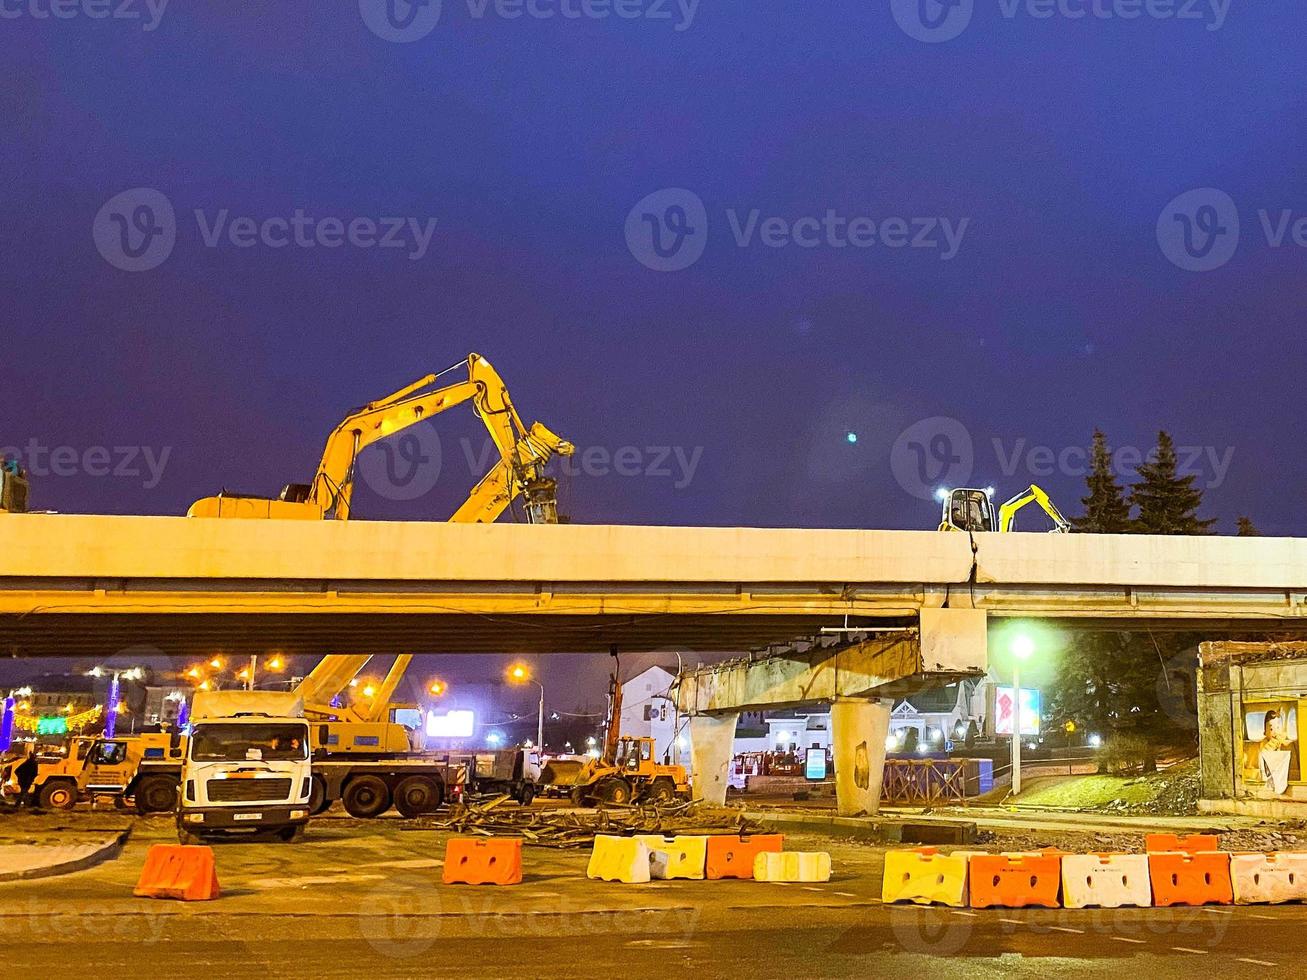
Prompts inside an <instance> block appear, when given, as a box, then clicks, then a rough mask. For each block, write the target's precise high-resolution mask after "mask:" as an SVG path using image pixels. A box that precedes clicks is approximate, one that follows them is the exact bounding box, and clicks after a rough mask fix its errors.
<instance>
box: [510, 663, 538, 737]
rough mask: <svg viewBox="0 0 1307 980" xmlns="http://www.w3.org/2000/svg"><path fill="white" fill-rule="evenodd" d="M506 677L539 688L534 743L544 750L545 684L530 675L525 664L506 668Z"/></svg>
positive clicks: (514, 682)
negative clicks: (538, 705)
mask: <svg viewBox="0 0 1307 980" xmlns="http://www.w3.org/2000/svg"><path fill="white" fill-rule="evenodd" d="M508 679H509V681H510V683H513V684H525V683H527V682H528V681H529V682H530V683H532V684H534V685H535V686H536V687H538V688H540V713H539V715H538V717H537V718H536V745H537V746H539V748H540V751H541V752H543V751H544V750H545V686H544V685H543V684H541V683H540V682H539V681H538V680H536V679H535V678H534V677H532V676H531V672H530V671H529V670H527V668H526V665H525V664H514V665H513V666H512V667H510V668H508Z"/></svg>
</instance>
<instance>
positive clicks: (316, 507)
mask: <svg viewBox="0 0 1307 980" xmlns="http://www.w3.org/2000/svg"><path fill="white" fill-rule="evenodd" d="M460 366H466V368H467V378H466V380H463V381H456V382H454V383H453V384H449V385H445V386H444V387H433V386H434V385H435V384H436V382H437V381H439V380H440V378H441V377H443V376H444V375H446V374H448V373H449V372H450V371H453V370H455V369H457V368H459V367H460ZM464 402H471V403H472V407H473V409H474V410H475V411H476V413H477V415H478V416H479V417H480V419H481V421H482V422H484V423H485V426H486V428H487V429H488V430H489V432H490V438H491V440H492V441H493V442H494V444H495V448H496V449H498V450H499V462H498V463H496V464H495V465H494V466H493V467H492V468H491V469H490V471H489V472H488V473H486V475H485V476H484V477H482V478H481V481H480V482H479V483H478V484H477V485H476V487H474V488H473V490H472V493H471V494H470V495H469V496H468V499H467V500H466V501H464V502H463V504H462V506H461V507H459V509H458V510H457V511H456V512H455V514H454V516H453V517H451V518H450V520H451V521H455V522H459V523H465V524H471V523H476V524H490V523H493V522H494V521H495V520H497V519H498V518H499V516H500V515H501V514H503V512H504V511H505V510H506V509H507V507H508V505H509V504H510V503H512V501H513V500H514V499H515V498H516V497H517V496H518V494H523V495H525V497H526V515H527V520H528V522H530V523H532V524H557V523H558V499H557V484H556V482H555V481H554V480H552V479H550V478H549V477H547V476H546V475H545V467H546V466H547V465H548V464H549V462H550V460H552V459H553V457H554V456H555V455H558V456H570V455H571V454H572V452H573V451H574V448H573V446H572V444H571V443H570V442H566V441H565V440H563V439H560V438H559V437H558V436H556V435H554V433H552V432H551V431H549V429H547V428H546V427H545V426H543V425H541V424H540V423H539V422H536V423H534V424H533V425H531V426H530V427H529V428H528V427H527V426H526V425H525V424H524V423H523V422H522V418H521V416H519V415H518V414H517V409H516V408H514V407H513V401H512V399H511V398H509V396H508V389H507V388H506V387H505V386H504V380H503V378H501V377H500V376H499V373H498V372H497V371H496V370H495V369H494V367H492V366H491V364H490V362H489V361H487V360H486V359H485V358H484V357H482V356H481V355H480V354H471V355H469V356H468V358H467V360H466V361H465V362H460V364H456V365H454V366H453V367H449V368H446V369H445V370H444V371H441V372H439V373H438V374H429V375H427V376H426V377H424V378H419V379H418V380H417V381H414V382H413V383H412V384H410V385H406V386H405V387H403V388H401V389H399V391H396V392H395V393H394V394H391V395H387V396H386V397H385V398H382V399H380V400H378V401H375V402H372V403H370V404H368V405H365V406H363V407H362V408H360V409H358V410H357V411H355V412H353V413H352V414H350V415H349V416H348V417H346V418H345V420H344V421H342V422H341V423H340V424H339V425H338V426H336V428H335V430H334V431H333V432H332V433H331V435H330V437H328V439H327V445H326V448H325V449H324V450H323V452H322V461H321V462H320V463H319V464H318V470H317V473H315V474H314V476H313V480H312V482H310V483H291V484H288V485H287V486H286V487H285V488H284V489H283V490H282V491H281V495H280V496H279V497H278V498H277V499H276V500H273V499H270V498H267V497H255V496H247V495H240V494H233V493H227V492H223V493H221V494H219V495H217V496H215V497H205V498H204V499H203V500H198V501H196V502H195V503H194V504H193V505H191V508H190V510H189V511H188V512H187V516H189V517H236V518H276V519H281V520H293V519H299V520H324V519H327V518H333V519H335V520H338V521H347V520H349V519H350V517H351V511H350V504H351V501H352V499H353V494H354V478H355V466H356V464H357V461H358V457H359V453H361V452H362V451H363V450H364V449H366V448H367V447H368V446H370V445H372V444H373V443H375V442H378V441H380V440H382V439H385V438H386V437H387V436H392V435H395V434H396V433H398V432H402V431H403V430H404V429H407V428H408V427H409V426H412V425H416V424H417V423H419V422H421V421H423V420H424V419H427V418H430V417H431V416H433V415H438V414H439V413H441V412H444V411H447V410H448V409H451V408H454V407H455V406H457V405H461V404H463V403H464Z"/></svg>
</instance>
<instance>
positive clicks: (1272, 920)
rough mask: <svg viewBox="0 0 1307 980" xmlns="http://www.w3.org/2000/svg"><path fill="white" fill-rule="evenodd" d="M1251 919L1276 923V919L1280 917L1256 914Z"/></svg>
mask: <svg viewBox="0 0 1307 980" xmlns="http://www.w3.org/2000/svg"><path fill="white" fill-rule="evenodd" d="M1251 918H1254V919H1266V920H1267V921H1268V922H1274V921H1276V919H1277V918H1278V916H1274V915H1256V914H1254V915H1252V916H1251Z"/></svg>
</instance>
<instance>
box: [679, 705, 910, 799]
mask: <svg viewBox="0 0 1307 980" xmlns="http://www.w3.org/2000/svg"><path fill="white" fill-rule="evenodd" d="M739 721H740V713H739V712H738V711H733V712H727V713H725V714H719V715H694V716H692V717H691V718H690V781H691V783H693V787H694V798H695V799H696V800H703V801H704V802H705V803H713V804H715V805H717V806H723V805H725V803H726V784H727V779H728V777H729V775H730V768H731V758H732V756H733V746H734V744H735V726H736V725H737V724H738V723H739ZM881 741H882V748H883V742H884V738H883V736H882V739H881Z"/></svg>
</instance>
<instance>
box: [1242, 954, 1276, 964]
mask: <svg viewBox="0 0 1307 980" xmlns="http://www.w3.org/2000/svg"><path fill="white" fill-rule="evenodd" d="M1239 962H1240V963H1251V964H1252V965H1253V966H1279V965H1280V964H1278V963H1268V962H1266V960H1255V959H1253V958H1252V957H1249V956H1240V957H1239Z"/></svg>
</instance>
